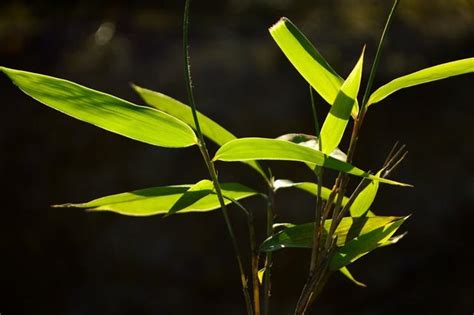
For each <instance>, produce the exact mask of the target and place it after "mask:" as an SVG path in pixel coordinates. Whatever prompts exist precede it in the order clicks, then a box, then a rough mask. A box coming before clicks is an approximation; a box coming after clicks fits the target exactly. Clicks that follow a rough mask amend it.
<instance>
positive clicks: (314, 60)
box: [270, 18, 359, 117]
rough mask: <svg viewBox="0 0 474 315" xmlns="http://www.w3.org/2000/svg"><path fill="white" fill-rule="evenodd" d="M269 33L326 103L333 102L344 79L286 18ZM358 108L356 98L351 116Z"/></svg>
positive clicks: (355, 114) (355, 115)
mask: <svg viewBox="0 0 474 315" xmlns="http://www.w3.org/2000/svg"><path fill="white" fill-rule="evenodd" d="M270 34H271V35H272V37H273V39H274V40H275V42H276V43H277V44H278V46H279V47H280V49H281V50H282V51H283V53H284V54H285V56H286V57H287V58H288V60H289V61H290V62H291V64H292V65H293V66H294V67H295V68H296V70H298V72H299V73H300V74H301V75H302V76H303V78H305V80H306V81H308V83H309V84H311V86H312V87H313V88H314V89H315V90H316V91H317V92H318V94H319V95H321V97H322V98H323V99H324V100H325V101H326V102H328V104H330V105H332V104H334V100H335V99H336V95H337V93H338V92H339V89H340V88H341V85H342V83H343V82H344V80H343V79H342V78H341V77H340V76H339V75H338V74H337V73H336V71H334V69H333V68H331V66H330V65H329V64H328V62H327V61H326V60H325V59H324V58H323V56H321V54H320V53H319V52H318V51H317V50H316V48H314V46H313V45H312V44H311V42H310V41H309V40H308V39H307V38H306V36H305V35H304V34H303V33H302V32H301V31H300V30H299V29H298V28H297V27H296V26H295V25H294V24H293V23H292V22H291V21H290V20H289V19H287V18H281V19H280V20H279V21H278V22H277V23H276V24H275V25H273V26H272V27H271V28H270ZM358 111H359V109H358V104H357V102H356V104H355V106H354V109H353V117H357V113H358Z"/></svg>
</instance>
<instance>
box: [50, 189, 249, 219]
mask: <svg viewBox="0 0 474 315" xmlns="http://www.w3.org/2000/svg"><path fill="white" fill-rule="evenodd" d="M210 183H211V182H210V181H207V180H204V181H200V182H198V183H197V184H195V185H174V186H162V187H153V188H147V189H141V190H136V191H132V192H126V193H121V194H116V195H110V196H106V197H102V198H98V199H94V200H92V201H89V202H86V203H78V204H64V205H58V206H55V207H74V208H84V209H89V210H90V211H111V212H115V213H119V214H123V215H129V216H150V215H155V214H168V213H169V212H170V211H171V210H173V212H175V213H187V212H206V211H211V210H215V209H219V208H220V204H219V200H218V199H217V195H216V194H215V193H214V192H213V190H212V189H210V186H209V184H210ZM211 184H212V183H211ZM221 185H222V187H221V188H222V193H223V195H224V196H225V197H227V198H232V199H234V200H241V199H244V198H248V197H251V196H254V195H256V194H257V192H256V191H255V190H253V189H251V188H249V187H246V186H244V185H241V184H238V183H223V184H221ZM191 188H192V190H191ZM190 190H191V191H190ZM225 203H226V204H230V203H231V201H230V200H225Z"/></svg>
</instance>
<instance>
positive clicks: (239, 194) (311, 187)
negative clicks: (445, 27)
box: [0, 0, 474, 315]
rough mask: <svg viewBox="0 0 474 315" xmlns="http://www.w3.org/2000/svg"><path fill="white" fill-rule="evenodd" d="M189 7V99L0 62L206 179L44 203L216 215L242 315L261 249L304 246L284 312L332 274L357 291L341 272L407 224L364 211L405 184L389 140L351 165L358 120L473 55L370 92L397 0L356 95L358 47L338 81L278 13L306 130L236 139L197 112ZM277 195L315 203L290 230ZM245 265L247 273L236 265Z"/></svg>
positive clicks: (266, 295) (264, 304)
mask: <svg viewBox="0 0 474 315" xmlns="http://www.w3.org/2000/svg"><path fill="white" fill-rule="evenodd" d="M190 2H191V1H190V0H187V1H186V4H185V10H184V22H183V52H184V63H183V65H184V74H185V75H184V81H185V85H186V88H187V92H188V104H184V103H182V102H180V101H178V100H176V99H174V98H172V97H170V96H167V95H165V94H162V93H160V92H156V91H153V90H150V89H146V88H143V87H139V86H136V85H133V89H134V90H135V91H136V92H137V93H138V94H139V95H140V96H141V98H142V99H143V101H144V103H145V105H137V104H133V103H131V102H128V101H126V100H123V99H120V98H117V97H115V96H112V95H109V94H106V93H103V92H99V91H96V90H93V89H90V88H87V87H84V86H81V85H79V84H76V83H73V82H70V81H67V80H63V79H59V78H54V77H50V76H46V75H42V74H37V73H32V72H27V71H20V70H15V69H10V68H6V67H0V70H1V71H2V72H3V73H5V74H6V75H7V76H8V77H9V78H10V79H11V80H12V81H13V83H14V84H15V85H17V86H18V88H20V89H21V90H22V91H23V92H24V93H25V94H27V95H29V96H30V97H32V98H34V99H36V100H37V101H38V102H40V103H42V104H44V105H47V106H49V107H51V108H53V109H56V110H58V111H60V112H63V113H64V114H66V115H69V116H71V117H74V118H76V119H79V120H82V121H84V122H87V123H90V124H93V125H95V126H97V127H99V128H102V129H105V130H108V131H110V132H114V133H116V134H119V135H122V136H124V137H128V138H131V139H134V140H136V141H140V142H143V143H146V144H150V145H154V146H158V147H166V148H186V147H190V146H197V147H198V148H199V151H200V153H201V155H202V158H203V162H204V163H203V164H204V166H205V167H206V168H207V170H208V172H209V178H207V179H206V178H205V179H201V180H199V181H197V182H196V183H193V184H185V185H179V184H178V185H176V184H174V185H170V186H161V187H152V188H146V189H140V190H135V191H131V192H125V193H119V194H115V195H110V196H105V197H101V198H98V199H94V200H92V201H89V202H85V203H67V204H63V205H57V206H55V207H75V208H83V209H88V210H90V211H111V212H115V213H117V214H120V215H127V216H152V215H163V216H167V215H175V214H185V213H189V212H208V211H213V210H218V209H220V211H221V212H222V214H223V217H224V222H225V224H226V226H227V230H228V234H229V237H230V240H231V243H232V246H233V249H234V254H235V257H236V262H237V267H238V270H239V274H240V280H241V286H242V292H243V297H244V302H245V307H246V312H247V314H255V315H259V314H270V313H271V312H270V295H271V292H270V291H271V289H270V288H271V267H272V265H273V263H274V262H273V261H272V252H274V251H277V250H282V249H288V248H303V249H306V250H309V251H311V259H310V261H309V262H308V263H309V271H308V278H307V281H306V283H305V284H304V286H303V289H302V292H301V294H300V297H299V300H298V302H297V303H296V307H295V314H305V313H306V312H307V311H308V309H309V307H310V306H311V304H312V303H313V302H314V301H315V299H316V298H317V296H318V294H319V293H320V292H321V290H322V289H323V288H324V285H325V284H326V282H327V281H328V279H329V277H330V275H331V274H332V273H333V272H335V271H340V272H341V273H342V274H343V275H345V276H346V277H347V278H348V279H349V280H351V281H352V282H354V283H355V284H356V285H359V286H365V285H364V284H363V283H361V282H359V281H357V280H356V279H355V278H354V276H353V275H352V274H351V273H350V271H349V269H348V265H350V264H352V263H354V262H355V261H356V260H358V259H359V258H361V257H362V256H364V255H366V254H368V253H370V252H372V251H373V250H375V249H377V248H380V247H384V246H387V245H392V244H395V243H396V242H398V241H399V240H400V239H401V238H402V237H403V235H404V234H398V235H395V234H396V232H397V230H398V229H399V228H400V226H401V225H402V224H403V222H404V221H405V220H407V218H408V217H409V216H408V215H407V216H404V217H399V216H379V215H377V214H376V213H377V212H376V211H375V210H374V209H372V208H371V206H372V203H373V201H374V199H375V197H376V195H377V191H378V188H379V185H380V184H386V185H397V186H401V187H406V186H410V185H409V184H405V183H402V182H400V181H395V180H391V179H388V176H389V175H390V174H391V172H392V171H393V170H394V169H395V168H396V167H397V166H398V165H399V163H400V162H401V161H402V160H403V159H404V157H405V156H406V153H407V152H406V151H405V146H399V145H398V144H396V145H395V146H394V147H393V149H392V151H391V152H390V153H389V154H388V156H387V158H386V161H385V163H384V164H383V165H381V166H379V168H378V171H377V172H376V173H371V172H368V171H365V170H362V169H361V168H358V167H356V166H354V165H353V164H352V160H353V157H354V154H355V150H356V146H357V141H358V138H359V134H360V130H361V128H362V125H363V122H364V120H365V118H366V115H367V113H368V111H369V109H371V108H374V107H375V106H374V105H376V104H377V103H380V102H381V101H383V100H384V99H385V98H386V97H388V96H390V95H391V94H392V93H394V92H396V91H398V90H401V89H404V88H408V87H411V86H415V85H419V84H424V83H428V82H431V81H435V80H440V79H444V78H448V77H452V76H456V75H461V74H466V73H472V72H474V58H467V59H462V60H457V61H452V62H447V63H444V64H440V65H437V66H433V67H429V68H426V69H423V70H420V71H417V72H414V73H411V74H408V75H405V76H402V77H399V78H396V79H394V80H392V81H390V82H389V83H387V84H385V85H382V86H381V87H379V88H377V89H376V90H375V91H373V92H372V83H373V81H374V77H375V74H376V70H377V67H378V64H379V60H380V55H381V51H382V47H383V43H384V39H385V37H386V35H387V30H388V29H389V26H390V24H391V21H392V19H393V13H394V11H395V9H396V7H397V4H398V1H395V2H394V5H393V7H392V10H391V11H390V14H389V16H388V19H387V22H386V25H385V28H384V30H383V32H382V36H381V39H380V42H379V45H378V47H377V50H376V55H375V58H374V63H373V65H372V67H371V69H370V75H369V78H368V80H367V84H366V88H365V91H364V93H363V94H362V97H360V95H361V82H362V72H363V65H364V51H365V47H364V49H362V52H361V54H360V56H359V58H358V60H357V62H356V64H355V66H354V68H353V70H352V71H351V72H350V74H349V75H348V76H347V77H346V78H345V79H344V78H343V77H341V76H340V75H339V74H338V73H337V72H336V71H335V70H334V69H333V68H332V67H331V66H330V65H329V64H328V62H327V61H326V60H325V59H324V57H323V56H322V55H321V54H320V53H319V52H318V50H316V48H315V47H314V46H313V44H312V43H311V42H310V41H309V40H308V39H307V38H306V37H305V36H304V35H303V33H302V32H301V31H300V30H299V29H298V28H297V27H296V26H295V25H294V24H293V23H292V22H291V21H290V20H289V19H287V18H281V19H280V20H279V21H278V22H276V24H275V25H273V26H272V27H271V28H270V29H269V31H270V34H271V36H272V37H273V39H274V40H275V42H276V44H277V45H278V47H279V48H280V49H281V51H282V52H283V54H284V55H285V56H286V57H287V59H288V61H289V62H290V63H291V64H292V65H293V67H294V68H295V69H296V70H297V72H298V73H299V74H300V75H301V76H302V78H303V79H304V80H306V81H307V83H308V84H309V91H310V93H309V96H310V97H309V99H310V104H311V108H312V113H313V118H314V135H307V134H286V135H282V136H280V137H278V138H276V139H272V138H261V137H252V138H237V137H236V136H235V135H234V134H232V133H231V132H230V131H228V130H227V129H225V128H224V127H222V126H221V125H219V124H218V123H217V122H215V121H214V120H212V119H211V118H209V117H207V116H206V115H204V114H203V113H200V112H199V111H198V110H197V106H196V102H195V99H194V94H193V87H192V79H191V70H190V57H189V44H188V43H189V39H188V29H189V13H190ZM314 92H316V93H317V94H319V96H321V98H322V99H323V100H324V101H325V102H327V103H328V104H329V105H330V106H332V107H331V108H330V111H329V113H328V114H327V116H326V117H324V119H322V117H321V121H323V123H322V125H321V126H320V117H318V110H317V108H316V104H315V96H314ZM349 125H352V128H349V129H352V130H351V132H348V131H346V129H348V126H349ZM345 134H350V144H349V147H348V148H347V150H341V149H339V145H340V143H341V139H342V138H343V136H344V135H345ZM206 141H212V142H214V143H215V144H217V145H218V146H219V149H218V150H217V152H215V153H214V154H212V152H209V150H208V149H207V146H206ZM344 151H345V152H344ZM262 160H279V161H293V162H299V163H305V164H306V165H307V166H308V171H309V172H312V173H313V174H314V182H295V181H291V180H289V179H277V178H276V177H274V174H272V172H271V170H270V169H268V168H265V167H263V166H262V164H261V162H260V161H262ZM217 162H241V163H245V164H246V165H247V166H249V167H250V168H252V169H253V170H254V171H255V175H256V176H257V177H259V178H261V180H262V181H263V182H264V183H265V184H266V186H267V189H266V191H257V190H255V189H253V188H250V187H247V186H245V185H242V184H239V183H224V182H221V181H220V180H219V177H218V173H217V171H216V167H217ZM327 172H337V174H338V175H337V178H336V180H335V182H334V183H333V184H332V186H327V183H325V182H327V179H326V176H325V175H326V173H327ZM350 180H357V181H359V183H358V185H357V187H356V188H355V189H354V190H353V191H349V189H348V183H349V181H350ZM325 185H326V186H325ZM283 189H299V190H301V191H304V192H306V193H309V194H311V195H313V196H314V198H315V208H314V210H311V209H308V211H313V212H314V221H312V222H309V223H307V224H300V225H295V224H291V223H282V222H274V217H275V213H274V209H275V195H276V194H278V192H279V191H280V190H283ZM254 196H256V197H261V198H264V199H265V200H266V209H265V211H266V213H267V215H266V218H267V220H266V224H265V226H262V227H260V226H256V225H255V223H254V220H253V212H254V210H253V209H248V208H247V207H246V206H245V205H244V204H243V203H242V200H244V199H247V198H250V197H254ZM230 205H233V206H232V211H242V213H243V214H244V215H245V216H246V219H247V223H248V224H247V227H248V233H249V239H250V244H249V246H250V257H243V256H242V255H241V253H240V248H241V246H242V244H240V243H239V240H237V239H236V236H235V233H234V227H233V225H232V222H231V220H230V217H229V214H228V212H229V210H228V208H227V207H228V206H230ZM256 229H263V230H264V231H265V234H266V239H265V240H257V239H256V236H255V235H256ZM247 259H248V261H249V264H248V265H249V266H250V268H249V269H250V270H246V268H245V266H246V265H247V264H245V263H244V261H245V260H247ZM273 285H278V283H275V284H273Z"/></svg>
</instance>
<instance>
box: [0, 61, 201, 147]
mask: <svg viewBox="0 0 474 315" xmlns="http://www.w3.org/2000/svg"><path fill="white" fill-rule="evenodd" d="M0 70H1V71H3V72H4V73H5V74H6V75H7V76H8V77H10V79H11V80H12V81H13V83H15V84H16V85H17V86H18V87H19V88H20V89H21V90H22V91H23V92H25V93H26V94H27V95H29V96H31V97H32V98H34V99H36V100H37V101H39V102H40V103H43V104H45V105H47V106H49V107H51V108H54V109H56V110H58V111H60V112H62V113H64V114H67V115H69V116H72V117H74V118H77V119H79V120H82V121H85V122H88V123H90V124H93V125H95V126H97V127H100V128H103V129H105V130H108V131H111V132H114V133H117V134H119V135H122V136H125V137H128V138H131V139H134V140H138V141H141V142H145V143H149V144H152V145H156V146H161V147H169V148H182V147H188V146H191V145H194V144H196V143H197V138H196V135H195V134H194V131H193V130H192V129H191V128H190V127H189V126H188V125H186V124H185V123H184V122H182V121H180V120H178V119H176V118H174V117H172V116H170V115H168V114H166V113H164V112H161V111H158V110H155V109H151V108H148V107H143V106H138V105H135V104H132V103H130V102H127V101H125V100H122V99H119V98H117V97H114V96H112V95H108V94H105V93H102V92H98V91H95V90H92V89H89V88H86V87H83V86H81V85H78V84H76V83H73V82H70V81H66V80H62V79H58V78H54V77H50V76H45V75H41V74H37V73H32V72H26V71H19V70H14V69H8V68H4V67H0Z"/></svg>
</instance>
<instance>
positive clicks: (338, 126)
mask: <svg viewBox="0 0 474 315" xmlns="http://www.w3.org/2000/svg"><path fill="white" fill-rule="evenodd" d="M363 61H364V51H362V54H361V56H360V58H359V61H358V62H357V64H356V65H355V67H354V69H353V70H352V72H351V73H350V74H349V76H348V77H347V79H346V81H344V83H343V84H342V86H341V89H340V90H339V92H338V94H337V96H336V99H335V100H334V104H333V105H332V107H331V110H330V111H329V114H328V115H327V116H326V120H325V121H324V124H323V127H322V128H321V143H322V148H321V151H322V152H323V153H326V154H329V153H331V152H333V151H334V150H335V149H336V148H337V146H338V145H339V143H340V142H341V139H342V136H343V135H344V131H345V130H346V126H347V123H348V121H349V117H350V116H351V111H352V108H353V107H354V106H353V104H354V102H355V100H356V99H357V95H358V93H359V87H360V80H361V78H362V66H363Z"/></svg>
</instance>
